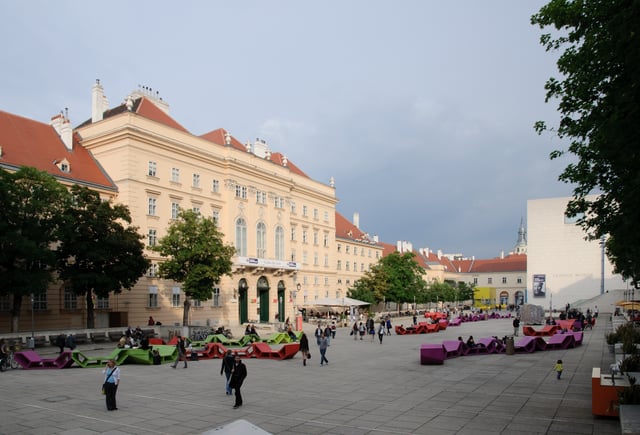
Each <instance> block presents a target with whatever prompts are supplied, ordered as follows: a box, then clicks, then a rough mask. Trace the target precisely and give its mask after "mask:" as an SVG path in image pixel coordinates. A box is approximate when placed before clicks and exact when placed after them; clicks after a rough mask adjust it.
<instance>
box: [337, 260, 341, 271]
mask: <svg viewBox="0 0 640 435" xmlns="http://www.w3.org/2000/svg"><path fill="white" fill-rule="evenodd" d="M336 269H338V270H342V260H338V265H337V266H336Z"/></svg>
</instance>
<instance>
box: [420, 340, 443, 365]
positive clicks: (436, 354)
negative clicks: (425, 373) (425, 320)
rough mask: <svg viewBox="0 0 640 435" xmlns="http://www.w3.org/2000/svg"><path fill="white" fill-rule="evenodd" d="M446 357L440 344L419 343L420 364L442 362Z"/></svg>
mask: <svg viewBox="0 0 640 435" xmlns="http://www.w3.org/2000/svg"><path fill="white" fill-rule="evenodd" d="M446 357H447V355H446V353H445V351H444V347H443V346H442V344H433V343H425V344H422V345H420V364H422V365H426V364H444V360H445V358H446Z"/></svg>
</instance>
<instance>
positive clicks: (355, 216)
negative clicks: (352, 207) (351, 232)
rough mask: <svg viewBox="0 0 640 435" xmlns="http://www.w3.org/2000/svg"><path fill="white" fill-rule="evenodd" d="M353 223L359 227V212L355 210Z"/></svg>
mask: <svg viewBox="0 0 640 435" xmlns="http://www.w3.org/2000/svg"><path fill="white" fill-rule="evenodd" d="M353 225H354V226H355V227H356V228H357V229H360V213H358V212H355V213H354V214H353Z"/></svg>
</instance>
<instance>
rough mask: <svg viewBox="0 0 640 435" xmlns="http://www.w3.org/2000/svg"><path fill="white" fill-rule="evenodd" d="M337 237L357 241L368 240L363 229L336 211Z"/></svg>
mask: <svg viewBox="0 0 640 435" xmlns="http://www.w3.org/2000/svg"><path fill="white" fill-rule="evenodd" d="M336 237H339V238H342V239H352V240H355V241H359V240H367V238H366V235H365V233H364V232H363V231H361V230H360V229H358V227H356V226H355V225H354V224H352V223H351V222H349V220H348V219H347V218H345V217H344V216H342V215H341V214H340V213H338V212H336Z"/></svg>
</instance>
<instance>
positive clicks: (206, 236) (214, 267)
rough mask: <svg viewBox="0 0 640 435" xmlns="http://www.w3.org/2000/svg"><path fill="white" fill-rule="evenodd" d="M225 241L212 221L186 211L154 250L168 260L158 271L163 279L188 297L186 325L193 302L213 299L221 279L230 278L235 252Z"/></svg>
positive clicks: (184, 317)
mask: <svg viewBox="0 0 640 435" xmlns="http://www.w3.org/2000/svg"><path fill="white" fill-rule="evenodd" d="M223 237H224V235H223V234H222V233H221V232H220V231H219V230H218V228H217V226H216V223H215V221H214V220H213V219H212V218H205V217H203V216H201V215H200V214H199V213H196V212H194V211H192V210H183V211H181V212H180V214H179V215H178V219H176V220H175V221H173V222H172V223H171V225H169V228H168V230H167V235H166V236H164V237H163V238H161V239H160V240H159V242H158V244H157V245H156V246H154V247H153V248H152V249H153V250H154V251H156V252H158V253H159V254H160V255H161V256H163V257H166V261H164V262H163V263H161V264H160V267H159V275H160V277H161V278H165V279H171V280H173V281H175V282H178V283H182V291H183V292H184V294H185V296H186V297H185V301H184V311H183V315H182V324H183V325H188V324H189V309H190V307H191V302H190V299H196V300H198V301H206V300H207V299H211V297H212V296H213V288H214V286H215V285H216V284H217V283H218V282H219V281H220V278H221V277H222V276H223V275H229V276H231V265H232V262H231V257H233V255H234V254H235V252H236V250H235V248H234V247H233V246H230V245H225V244H224V242H223V240H222V239H223Z"/></svg>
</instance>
